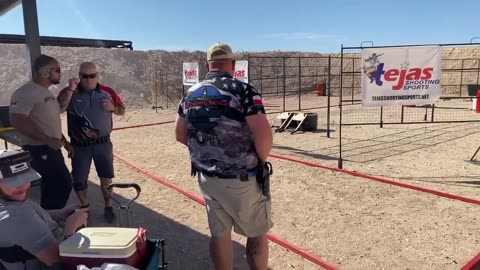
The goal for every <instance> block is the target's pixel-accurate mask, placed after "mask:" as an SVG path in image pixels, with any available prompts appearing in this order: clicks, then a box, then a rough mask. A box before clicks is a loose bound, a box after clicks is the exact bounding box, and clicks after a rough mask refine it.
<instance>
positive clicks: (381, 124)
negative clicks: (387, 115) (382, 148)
mask: <svg viewBox="0 0 480 270" xmlns="http://www.w3.org/2000/svg"><path fill="white" fill-rule="evenodd" d="M380 128H383V106H382V107H380Z"/></svg>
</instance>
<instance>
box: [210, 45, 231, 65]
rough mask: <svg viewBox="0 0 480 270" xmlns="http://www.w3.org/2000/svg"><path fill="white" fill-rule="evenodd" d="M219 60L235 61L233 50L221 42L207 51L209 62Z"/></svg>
mask: <svg viewBox="0 0 480 270" xmlns="http://www.w3.org/2000/svg"><path fill="white" fill-rule="evenodd" d="M219 59H235V56H234V55H233V52H232V48H230V46H228V45H227V44H225V43H221V42H217V43H215V44H213V45H212V46H211V47H210V48H208V51H207V61H211V60H219Z"/></svg>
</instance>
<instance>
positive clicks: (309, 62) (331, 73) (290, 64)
mask: <svg viewBox="0 0 480 270" xmlns="http://www.w3.org/2000/svg"><path fill="white" fill-rule="evenodd" d="M248 65H249V83H250V84H252V85H253V86H254V87H256V88H257V89H258V90H259V91H260V93H261V94H262V96H263V97H266V98H278V99H277V100H280V101H281V102H279V103H280V104H279V105H280V106H279V109H278V111H282V112H283V111H292V110H298V111H300V110H306V109H314V108H320V107H323V106H322V105H321V102H318V103H317V104H315V103H313V104H311V103H309V102H305V101H306V100H305V97H306V96H308V95H320V96H326V97H327V96H328V94H329V93H332V92H333V93H339V92H340V57H329V56H298V57H295V56H251V55H249V56H248ZM322 84H323V88H324V89H322V90H321V92H322V93H317V92H318V91H317V89H318V85H322ZM324 106H325V105H324Z"/></svg>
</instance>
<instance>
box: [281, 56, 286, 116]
mask: <svg viewBox="0 0 480 270" xmlns="http://www.w3.org/2000/svg"><path fill="white" fill-rule="evenodd" d="M282 59H283V111H285V98H286V95H287V93H286V83H287V82H286V80H287V79H286V76H287V75H286V74H285V57H283V58H282Z"/></svg>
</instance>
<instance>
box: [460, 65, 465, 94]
mask: <svg viewBox="0 0 480 270" xmlns="http://www.w3.org/2000/svg"><path fill="white" fill-rule="evenodd" d="M464 62H465V61H464V60H463V59H462V69H461V70H460V91H459V97H461V96H462V86H463V65H464Z"/></svg>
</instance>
